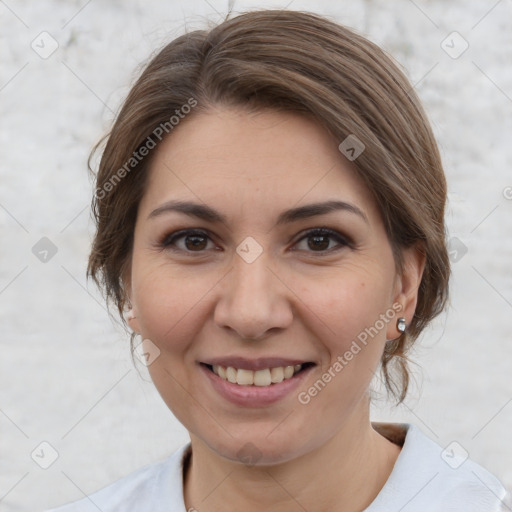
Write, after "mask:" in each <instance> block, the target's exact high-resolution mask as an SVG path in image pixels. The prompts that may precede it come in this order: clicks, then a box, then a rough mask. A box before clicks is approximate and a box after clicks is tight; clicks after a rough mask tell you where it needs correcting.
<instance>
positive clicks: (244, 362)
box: [201, 356, 312, 371]
mask: <svg viewBox="0 0 512 512" xmlns="http://www.w3.org/2000/svg"><path fill="white" fill-rule="evenodd" d="M310 362H312V361H307V360H304V359H288V358H282V357H260V358H257V359H247V358H246V357H236V356H232V357H215V358H212V359H205V360H204V361H201V363H203V364H207V365H210V366H215V365H219V366H224V367H226V368H227V367H229V366H231V367H232V368H237V369H240V370H253V371H257V370H264V369H266V368H278V367H280V366H295V365H296V364H305V363H310Z"/></svg>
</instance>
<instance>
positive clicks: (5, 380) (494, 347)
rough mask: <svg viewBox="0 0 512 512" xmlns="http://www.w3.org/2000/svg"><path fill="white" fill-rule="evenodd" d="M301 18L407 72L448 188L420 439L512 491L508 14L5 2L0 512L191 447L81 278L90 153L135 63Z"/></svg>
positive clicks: (419, 412)
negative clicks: (189, 38)
mask: <svg viewBox="0 0 512 512" xmlns="http://www.w3.org/2000/svg"><path fill="white" fill-rule="evenodd" d="M230 7H232V9H233V11H234V12H242V11H246V10H249V9H252V8H264V7H270V8H289V9H295V10H308V11H313V12H316V13H319V14H323V15H326V16H329V17H331V18H332V19H334V20H336V21H338V22H341V23H344V24H346V25H348V26H350V27H352V28H354V29H356V30H358V31H359V32H361V33H362V34H364V35H366V36H367V37H368V38H369V39H371V40H372V41H374V42H376V43H377V44H379V45H381V46H382V47H383V48H384V49H386V50H387V51H388V52H389V53H390V54H391V55H392V56H393V57H394V58H395V59H396V60H397V61H398V62H399V63H400V64H401V66H402V67H403V68H404V69H405V71H406V74H407V75H408V77H409V78H410V80H411V82H412V83H413V84H414V86H415V88H416V90H417V92H418V94H419V96H420V98H421V99H422V100H423V102H424V105H425V108H426V110H427V112H428V115H429V117H430V119H431V121H432V124H433V128H434V131H435V134H436V136H437V138H438V141H439V144H440V148H441V152H442V156H443V160H444V164H445V169H446V174H447V178H448V182H449V207H448V212H447V223H448V229H449V238H450V254H451V259H452V263H453V278H452V286H451V304H450V307H449V309H448V311H447V312H446V314H443V315H442V316H441V317H440V318H438V319H437V320H436V322H435V323H434V324H433V325H432V327H431V328H430V329H429V330H428V331H427V332H425V333H424V335H423V336H422V338H421V340H420V342H419V343H418V346H417V348H416V350H415V352H414V354H413V359H414V360H415V361H416V363H417V366H415V367H414V374H415V382H414V383H413V386H412V389H411V393H410V395H409V398H408V399H407V401H406V403H405V404H403V405H402V406H400V407H393V406H392V405H391V404H388V403H387V402H386V401H385V400H384V399H382V400H377V401H376V402H375V404H374V410H373V417H374V419H375V420H385V421H407V422H412V423H414V424H416V425H417V426H418V427H420V428H421V429H422V430H423V432H424V433H425V434H427V435H428V436H430V437H431V438H432V439H433V440H434V441H436V442H437V443H438V444H440V445H441V446H442V447H445V446H450V447H451V448H454V451H456V452H458V453H461V454H464V453H468V454H469V456H470V457H471V458H473V459H474V460H475V461H477V462H478V463H480V464H482V465H483V466H485V467H486V468H487V469H489V470H490V471H492V472H493V473H494V474H496V475H497V476H498V477H499V478H500V479H501V480H502V481H503V483H504V484H505V485H506V486H507V487H508V488H512V436H511V432H512V428H511V427H512V371H511V359H512V337H511V327H512V321H511V318H512V272H511V261H512V237H511V235H512V172H511V168H512V144H511V140H512V137H511V136H512V61H511V56H512V1H511V0H499V1H495V0H492V1H487V0H472V1H471V2H464V1H463V0H453V1H450V2H446V1H445V0H417V1H412V0H395V1H394V2H389V1H387V2H386V1H384V0H350V1H348V0H341V1H340V0H332V1H327V0H325V1H322V2H312V1H301V0H292V1H288V0H284V1H283V2H277V1H258V2H249V1H235V2H233V1H231V2H229V3H228V2H227V1H217V0H186V1H185V0H182V1H179V0H167V1H164V0H154V1H152V2H143V1H141V0H123V1H121V0H88V1H87V0H80V1H79V0H45V1H43V2H29V1H28V0H5V1H3V0H2V1H0V16H1V18H0V20H1V22H0V23H1V30H0V39H1V44H0V59H1V63H2V65H1V70H2V71H1V74H0V119H1V123H2V124H1V131H0V163H1V166H0V326H1V330H0V332H1V337H0V344H1V348H2V353H3V356H2V358H1V359H0V366H1V367H0V378H1V386H0V431H1V435H0V457H1V459H0V510H2V511H5V512H8V511H18V510H43V509H45V508H49V507H51V506H56V505H59V504H63V503H65V502H68V501H72V500H75V499H79V498H81V497H83V496H84V495H86V494H90V493H91V492H93V491H95V490H97V489H99V488H101V487H103V486H105V485H107V484H108V483H111V482H113V481H114V480H116V479H118V478H120V477H121V476H123V475H125V474H127V473H129V472H131V471H133V470H135V469H137V468H139V467H141V466H142V465H145V464H147V463H150V462H153V461H156V460H159V459H162V458H163V457H165V456H167V455H169V454H170V453H172V452H173V451H174V450H175V449H176V448H178V447H179V446H181V445H182V444H184V443H185V442H187V440H188V436H187V433H186V431H185V430H184V428H183V427H182V426H181V425H180V424H179V423H178V422H177V421H176V420H175V419H174V418H173V416H172V414H171V413H170V412H169V410H168V409H167V407H166V406H165V404H164V403H163V401H162V400H161V399H160V397H159V395H158V393H157V392H156V390H155V389H154V387H153V385H152V383H151V382H150V379H149V376H148V373H147V370H146V369H145V368H144V367H143V366H142V365H141V364H138V365H137V366H134V365H133V364H132V361H131V358H130V351H129V340H128V335H127V334H126V333H125V332H124V331H123V330H122V329H121V328H120V327H119V326H118V325H117V324H116V322H115V321H112V320H111V319H110V318H109V316H108V313H107V311H106V308H105V304H104V302H103V299H102V298H101V296H100V294H99V293H98V291H97V290H96V289H95V287H94V286H93V284H92V283H88V282H87V281H86V279H85V270H86V262H87V256H88V250H89V246H90V241H91V236H92V233H93V229H92V228H93V225H92V221H91V219H90V213H89V203H90V198H91V193H92V185H91V183H90V181H89V177H88V173H87V170H86V161H87V157H88V154H89V151H90V149H91V147H92V146H93V144H94V143H95V142H96V141H97V140H98V139H99V137H100V136H101V135H102V134H103V133H104V132H105V131H106V130H107V129H108V127H109V126H110V123H111V121H112V119H113V117H114V115H115V112H116V111H117V109H118V108H119V105H120V102H121V101H122V99H123V98H124V96H125V94H126V93H127V92H128V90H129V87H130V85H131V84H132V83H133V81H134V80H135V79H136V77H137V76H138V74H139V73H140V71H141V69H142V66H143V64H144V63H145V62H146V61H147V59H148V58H149V57H150V55H152V54H153V53H154V52H155V51H157V50H158V49H159V48H161V47H162V46H163V45H164V44H166V43H167V42H169V41H170V40H172V39H173V38H175V37H176V36H178V35H180V34H182V33H183V32H184V31H185V30H192V29H195V28H205V27H207V26H208V24H214V23H218V22H219V21H221V19H222V18H224V17H225V15H226V13H227V11H228V9H229V8H230Z"/></svg>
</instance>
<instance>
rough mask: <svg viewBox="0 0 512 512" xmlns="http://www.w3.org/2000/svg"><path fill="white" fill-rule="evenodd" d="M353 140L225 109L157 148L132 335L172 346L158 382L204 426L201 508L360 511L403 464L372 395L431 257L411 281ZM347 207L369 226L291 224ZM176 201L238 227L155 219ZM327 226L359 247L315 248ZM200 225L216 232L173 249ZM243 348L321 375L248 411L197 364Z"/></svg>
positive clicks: (331, 216)
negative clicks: (310, 210) (357, 343)
mask: <svg viewBox="0 0 512 512" xmlns="http://www.w3.org/2000/svg"><path fill="white" fill-rule="evenodd" d="M338 144H339V141H335V140H334V139H333V138H332V137H331V136H330V135H329V134H328V133H327V132H326V131H325V130H324V129H323V128H322V127H321V126H320V125H318V124H316V123H315V122H314V121H312V120H310V119H308V118H306V117H304V116H301V115H298V114H293V113H283V112H275V111H260V112H256V113H254V112H252V113H250V112H246V111H244V110H240V109H238V110H237V109H234V108H227V107H221V106H216V107H211V108H209V109H208V110H207V111H204V112H200V113H196V114H194V116H191V117H190V118H187V119H186V120H185V121H183V122H182V123H181V124H180V125H179V126H178V127H177V128H176V129H175V130H174V131H173V133H172V136H170V137H169V138H168V139H166V140H165V141H164V143H163V144H162V145H160V146H159V148H158V149H157V150H155V151H156V154H155V155H154V156H155V158H154V160H153V162H152V166H151V169H150V175H149V183H148V186H147V189H146V191H145V194H144V196H143V198H142V201H141V203H140V207H139V211H138V218H137V222H136V227H135V234H134V246H133V253H132V265H131V272H130V275H129V276H126V282H127V292H128V296H129V298H130V302H131V304H132V307H133V313H134V315H135V318H133V319H131V320H130V326H131V328H132V329H133V330H134V331H136V332H138V333H140V334H141V336H142V338H143V339H149V340H151V342H152V343H154V344H155V345H156V346H157V347H158V349H159V350H160V355H159V356H158V357H157V358H156V359H155V361H154V362H153V363H152V364H150V366H149V367H148V369H149V372H150V374H151V378H152V379H153V381H154V383H155V386H156V388H157V389H158V391H159V393H160V395H161V396H162V398H163V400H164V401H165V403H166V404H167V406H168V407H169V409H170V410H171V411H172V412H173V413H174V414H175V416H176V417H177V418H178V419H179V421H180V422H181V423H182V424H183V425H184V426H185V427H186V428H187V429H188V431H189V433H190V437H191V443H192V453H193V455H192V463H191V465H190V468H189V470H188V473H187V475H186V479H185V486H184V496H185V503H186V506H187V509H189V508H190V507H194V508H196V509H197V510H199V511H201V512H202V511H221V510H226V504H228V503H229V507H230V509H232V510H244V511H255V512H256V511H257V512H260V511H261V510H264V509H265V508H263V509H262V506H263V507H269V509H271V510H274V511H283V512H284V511H286V512H287V511H290V512H291V511H296V510H303V508H305V509H306V510H308V511H312V512H313V511H315V512H323V511H333V510H340V511H342V510H343V511H345V512H346V511H349V510H350V511H354V512H355V511H359V510H362V509H364V508H365V507H367V506H368V505H369V504H370V503H371V502H372V501H373V499H374V498H375V497H376V495H377V494H378V493H379V491H380V489H381V488H382V487H383V485H384V484H385V482H386V480H387V478H388V477H389V474H390V472H391V470H392V468H393V464H394V463H395V461H396V459H397V457H398V455H399V452H400V448H399V447H398V446H396V445H394V444H392V443H391V442H390V441H388V440H387V439H386V438H384V437H383V436H382V435H380V434H379V433H377V432H376V430H374V429H373V428H372V424H371V422H370V419H369V398H368V389H369V386H370V381H371V380H372V377H373V374H374V372H375V371H376V370H377V368H378V364H379V361H380V358H381V355H382V352H383V350H384V345H385V343H386V340H387V339H394V338H396V337H398V336H399V334H400V333H399V332H398V331H397V329H396V317H397V316H403V317H405V318H406V320H407V321H408V322H409V321H410V319H411V318H412V316H413V314H414V310H415V307H416V301H417V292H418V287H419V284H420V280H421V275H422V272H423V267H424V261H423V258H422V256H421V255H420V253H419V251H417V250H416V249H414V248H411V249H408V250H406V251H404V252H403V256H404V271H403V273H402V274H401V275H398V274H397V272H396V268H395V262H394V259H393V254H392V250H391V246H390V243H389V240H388V238H387V235H386V232H385V229H384V225H383V222H382V218H381V216H380V213H379V211H378V209H377V205H376V203H375V201H374V199H373V197H372V195H371V194H370V192H369V191H368V190H367V189H366V187H365V186H364V185H363V183H362V182H361V181H360V180H359V178H358V177H357V176H356V174H355V172H354V169H353V167H352V166H353V163H351V162H349V161H348V160H346V159H345V158H344V157H343V156H342V155H341V153H340V152H339V150H338ZM332 199H335V200H341V201H345V202H346V203H350V204H351V205H353V206H356V207H357V208H358V209H359V210H360V211H361V212H362V213H363V215H364V217H365V218H363V217H362V216H359V215H357V214H355V213H353V212H350V211H346V210H339V211H333V212H330V213H326V214H322V215H316V216H313V217H310V218H304V219H300V220H295V221H293V222H291V223H288V224H283V225H277V223H276V221H277V218H278V216H279V214H280V213H281V212H283V211H284V210H287V209H290V208H294V207H297V206H303V205H306V204H310V203H316V202H324V201H327V200H332ZM170 200H181V201H194V202H197V203H200V204H206V205H208V206H210V207H211V208H214V209H215V210H217V211H219V212H220V213H221V214H223V215H224V216H225V217H226V222H212V221H205V220H202V219H199V218H197V217H193V216H190V215H186V214H184V213H181V212H175V211H167V212H164V213H161V214H160V215H154V216H151V215H150V214H151V212H153V211H154V210H155V209H157V208H159V207H160V206H162V205H163V204H164V203H166V202H167V201H170ZM321 227H327V228H330V229H332V230H334V231H336V232H337V233H339V234H340V236H342V237H343V238H345V239H347V238H348V240H349V243H348V244H346V243H340V242H339V241H338V240H337V239H336V238H334V237H330V236H328V237H323V238H321V239H320V241H319V242H320V243H316V244H315V240H314V239H313V238H314V237H312V236H309V237H307V236H306V235H305V233H304V232H305V231H306V230H308V229H312V228H321ZM185 228H190V229H192V228H194V229H198V230H202V231H206V234H207V235H208V236H209V238H208V236H207V237H206V238H205V237H199V239H195V242H196V245H194V243H193V241H194V240H191V239H190V237H189V238H188V239H187V238H186V237H182V238H180V239H177V240H175V242H174V245H171V246H167V247H165V246H163V245H162V243H161V242H162V240H163V239H165V238H166V237H167V241H169V237H168V235H170V234H172V233H173V232H176V231H178V230H182V229H185ZM248 236H251V237H253V238H254V239H255V240H256V241H257V242H258V244H259V245H260V246H261V248H262V253H261V254H260V255H259V257H258V258H257V259H256V260H255V261H253V262H252V263H248V262H247V261H245V260H244V259H243V258H242V257H240V256H239V255H238V254H237V252H236V248H237V246H238V245H239V244H240V243H241V242H242V240H244V239H245V238H246V237H248ZM193 238H194V237H192V239H193ZM319 246H320V247H319ZM396 303H399V304H400V305H401V306H402V308H403V310H402V311H401V312H400V314H399V315H397V316H396V317H395V319H394V320H391V321H389V322H388V323H387V324H386V325H385V327H384V328H383V329H381V330H380V331H379V332H378V334H377V335H376V336H374V337H373V338H372V339H371V342H369V343H368V344H367V345H366V346H365V347H364V348H363V349H362V350H361V351H360V352H359V353H358V354H357V355H356V356H355V357H354V358H353V359H352V360H351V361H350V362H349V364H347V365H346V366H345V367H344V368H343V371H341V372H339V373H337V374H336V377H335V378H333V379H332V380H331V382H329V384H328V385H327V386H325V388H324V389H322V391H321V392H320V393H318V394H317V395H316V396H315V397H314V398H312V399H311V401H310V402H309V403H308V404H307V405H303V404H301V403H299V401H298V400H297V394H298V392H300V391H304V390H307V389H308V388H309V387H310V386H312V385H313V383H314V382H315V381H317V380H318V379H319V378H321V376H322V374H323V373H324V372H325V371H327V370H328V369H329V367H331V366H332V365H333V364H334V362H335V361H336V359H337V357H338V356H339V355H343V354H344V353H345V352H346V350H348V348H349V347H350V345H351V343H352V341H353V340H354V339H356V338H357V335H358V334H359V333H360V332H361V331H363V330H364V329H365V328H366V327H369V326H373V325H374V324H375V323H376V320H377V319H379V315H381V314H383V313H385V312H386V311H387V310H389V309H390V308H392V305H393V304H396ZM231 355H237V356H240V355H242V356H244V357H247V358H249V359H251V358H257V357H267V356H276V357H296V358H298V359H301V360H304V361H311V362H314V363H315V366H314V367H313V368H312V370H310V371H309V373H308V374H307V375H306V376H305V378H304V382H302V383H301V385H300V387H299V388H298V389H297V391H294V392H292V393H290V395H289V396H286V397H284V398H283V399H281V400H280V401H278V402H277V403H274V404H271V405H268V406H265V407H256V408H255V407H242V406H237V405H234V404H232V403H231V402H228V401H227V400H226V399H224V398H223V397H222V396H220V395H219V394H218V393H217V392H216V391H214V389H213V388H212V386H211V383H210V382H209V380H208V379H207V378H205V375H204V373H203V372H202V371H201V370H200V367H199V366H198V362H199V361H203V360H205V359H207V358H211V357H217V356H231ZM247 443H251V445H249V446H251V447H255V448H252V449H254V450H256V451H257V453H258V460H257V461H256V462H255V465H254V466H253V465H249V466H247V465H244V464H243V462H242V461H241V460H240V457H239V455H238V452H239V450H240V449H241V448H242V447H244V446H248V445H247ZM302 507H303V508H302Z"/></svg>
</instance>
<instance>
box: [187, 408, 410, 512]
mask: <svg viewBox="0 0 512 512" xmlns="http://www.w3.org/2000/svg"><path fill="white" fill-rule="evenodd" d="M191 441H192V442H191V444H192V460H191V464H190V466H189V470H188V474H187V475H186V479H185V489H184V496H185V503H186V508H187V510H190V509H192V510H194V509H196V510H198V511H201V512H203V511H208V512H221V511H225V510H226V507H227V504H229V508H230V509H232V510H237V509H238V510H244V511H245V512H261V510H262V507H268V508H269V509H271V510H273V511H276V512H292V511H293V512H296V511H297V510H299V509H301V508H302V509H303V510H308V511H310V512H327V511H329V512H332V511H335V510H343V511H349V510H350V511H354V512H355V511H360V510H364V509H365V508H366V507H368V506H369V505H370V504H371V502H372V501H373V500H374V499H375V497H376V496H377V494H378V493H379V492H380V490H381V489H382V487H383V486H384V484H385V482H386V480H387V479H388V477H389V475H390V473H391V471H392V469H393V465H394V463H395V461H396V459H397V457H398V455H399V453H400V448H399V447H398V446H397V445H395V444H393V443H391V442H390V441H388V440H387V439H386V438H384V437H383V436H381V435H380V434H378V433H377V432H376V431H375V430H374V429H373V428H372V426H371V423H370V421H369V418H368V413H367V414H366V418H364V417H362V418H359V419H357V418H356V421H350V423H347V424H346V425H344V426H343V428H341V429H340V430H339V431H338V432H336V434H335V435H334V436H333V437H332V438H331V439H329V440H328V441H327V442H325V443H324V444H323V445H322V446H321V447H319V448H317V449H315V450H312V451H310V452H308V453H306V454H305V455H302V456H300V457H298V458H295V459H293V460H290V461H287V462H284V463H279V464H275V465H271V466H270V465H267V466H252V467H248V466H245V465H243V464H240V463H238V462H233V461H230V460H227V459H225V458H223V457H220V456H219V455H218V454H216V453H215V452H214V451H212V450H211V449H210V448H209V447H208V446H207V445H205V444H204V443H203V442H202V441H201V440H200V439H198V438H196V437H195V436H192V435H191Z"/></svg>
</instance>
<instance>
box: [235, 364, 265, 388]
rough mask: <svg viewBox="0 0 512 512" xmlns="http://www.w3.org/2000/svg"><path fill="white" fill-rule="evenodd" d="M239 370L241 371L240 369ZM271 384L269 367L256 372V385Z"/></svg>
mask: <svg viewBox="0 0 512 512" xmlns="http://www.w3.org/2000/svg"><path fill="white" fill-rule="evenodd" d="M238 371H239V372H240V370H238ZM246 371H248V370H246ZM270 384H272V379H271V378H270V370H269V369H268V368H266V369H265V370H258V371H256V372H254V385H255V386H270Z"/></svg>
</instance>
